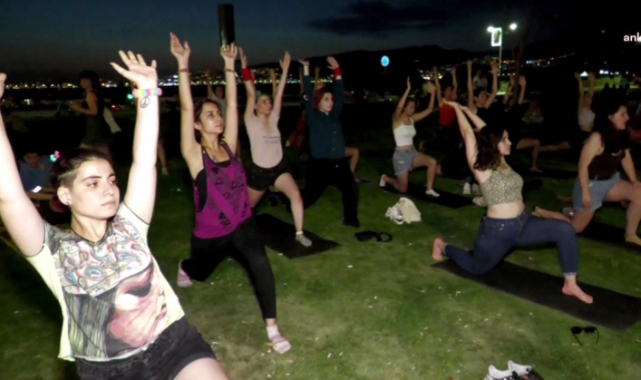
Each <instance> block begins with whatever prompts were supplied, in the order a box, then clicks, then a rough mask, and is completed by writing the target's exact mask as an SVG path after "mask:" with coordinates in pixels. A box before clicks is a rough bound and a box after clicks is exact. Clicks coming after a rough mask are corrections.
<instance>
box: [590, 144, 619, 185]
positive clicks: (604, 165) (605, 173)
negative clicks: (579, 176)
mask: <svg viewBox="0 0 641 380" xmlns="http://www.w3.org/2000/svg"><path fill="white" fill-rule="evenodd" d="M624 157H625V150H624V149H620V150H619V151H618V152H613V153H610V152H605V151H604V152H603V153H601V154H599V155H598V156H596V157H594V158H593V159H592V162H590V165H589V166H588V174H589V176H590V179H592V180H606V179H609V178H612V176H613V175H614V174H615V173H616V172H617V171H619V165H620V164H621V161H622V160H623V158H624Z"/></svg>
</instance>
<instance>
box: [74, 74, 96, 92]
mask: <svg viewBox="0 0 641 380" xmlns="http://www.w3.org/2000/svg"><path fill="white" fill-rule="evenodd" d="M82 79H89V80H90V81H91V87H92V90H94V91H100V77H99V76H98V74H97V73H96V72H95V71H91V70H85V71H83V72H81V73H80V76H79V77H78V82H80V80H82Z"/></svg>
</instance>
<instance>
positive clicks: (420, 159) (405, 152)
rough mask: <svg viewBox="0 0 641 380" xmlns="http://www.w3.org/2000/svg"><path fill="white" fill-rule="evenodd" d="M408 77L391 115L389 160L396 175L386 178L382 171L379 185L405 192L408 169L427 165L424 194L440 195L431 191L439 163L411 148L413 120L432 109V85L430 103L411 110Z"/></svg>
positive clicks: (412, 100) (424, 116)
mask: <svg viewBox="0 0 641 380" xmlns="http://www.w3.org/2000/svg"><path fill="white" fill-rule="evenodd" d="M411 89H412V87H411V84H410V78H407V89H406V90H405V93H404V94H403V97H401V100H400V101H399V102H398V106H397V107H396V111H394V115H393V116H392V130H393V132H394V140H395V142H396V149H395V150H394V156H393V157H392V161H393V162H394V174H395V175H396V178H392V177H388V176H387V175H385V174H383V175H382V176H381V180H380V182H379V186H380V187H385V185H387V184H388V183H389V184H390V185H392V186H394V188H395V189H396V190H398V191H399V192H401V193H406V192H407V186H408V182H409V172H410V170H412V169H415V168H418V167H421V166H426V167H427V189H426V191H425V194H427V195H431V196H433V197H438V196H440V195H439V193H437V192H436V191H434V188H433V187H432V186H433V184H434V178H435V177H436V173H437V171H438V163H437V161H436V159H435V158H434V157H431V156H428V155H426V154H423V153H419V152H417V151H416V148H414V136H415V135H416V129H415V128H414V123H416V122H418V121H420V120H422V119H424V118H426V117H427V116H428V115H429V114H431V113H432V111H433V110H434V99H435V98H436V97H435V96H434V92H435V88H434V86H433V85H432V84H431V83H428V90H429V92H430V95H431V96H430V104H429V106H428V107H427V109H426V110H424V111H422V112H419V113H417V114H415V113H414V111H415V110H416V100H414V99H408V98H407V97H408V95H409V93H410V90H411Z"/></svg>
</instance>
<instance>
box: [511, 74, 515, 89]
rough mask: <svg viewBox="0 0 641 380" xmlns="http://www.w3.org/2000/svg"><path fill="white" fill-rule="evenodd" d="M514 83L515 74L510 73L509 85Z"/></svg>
mask: <svg viewBox="0 0 641 380" xmlns="http://www.w3.org/2000/svg"><path fill="white" fill-rule="evenodd" d="M515 84H516V76H515V75H514V74H512V75H510V86H514V85H515Z"/></svg>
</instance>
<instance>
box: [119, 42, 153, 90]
mask: <svg viewBox="0 0 641 380" xmlns="http://www.w3.org/2000/svg"><path fill="white" fill-rule="evenodd" d="M118 53H119V54H120V58H121V59H122V61H123V62H124V63H125V65H126V66H127V68H128V69H129V70H125V69H123V68H122V67H121V66H120V65H118V64H116V63H114V62H111V66H113V68H114V69H115V70H116V71H117V72H118V74H120V75H122V76H123V77H125V78H127V79H129V80H130V81H132V82H135V83H136V85H137V86H138V88H139V89H141V90H147V89H153V88H157V87H158V74H157V73H156V60H153V61H151V65H150V66H147V63H145V59H144V58H143V57H142V55H140V54H138V55H135V54H134V53H133V52H131V51H129V52H127V54H125V52H124V51H122V50H120V51H119V52H118Z"/></svg>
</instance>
